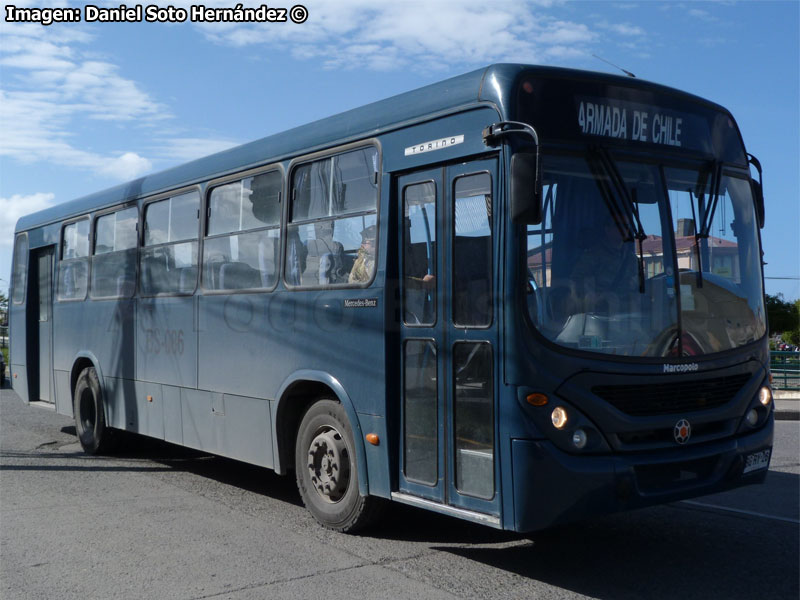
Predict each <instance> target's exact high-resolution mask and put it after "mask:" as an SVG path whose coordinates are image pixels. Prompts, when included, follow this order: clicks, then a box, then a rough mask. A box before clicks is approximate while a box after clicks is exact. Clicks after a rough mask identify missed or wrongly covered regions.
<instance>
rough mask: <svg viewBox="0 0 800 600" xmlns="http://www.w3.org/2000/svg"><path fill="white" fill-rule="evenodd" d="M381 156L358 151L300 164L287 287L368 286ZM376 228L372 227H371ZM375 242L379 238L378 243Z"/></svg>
mask: <svg viewBox="0 0 800 600" xmlns="http://www.w3.org/2000/svg"><path fill="white" fill-rule="evenodd" d="M377 163H378V153H377V150H376V149H375V148H373V147H371V146H370V147H367V148H360V149H358V150H353V151H350V152H344V153H342V154H337V155H334V156H331V157H328V158H324V159H321V160H317V161H314V162H310V163H306V164H303V165H300V166H298V167H297V168H296V169H295V170H294V171H293V174H292V204H291V207H290V211H289V214H290V217H289V226H288V227H287V243H286V266H285V273H286V275H285V277H286V283H287V284H289V285H290V286H303V287H332V286H343V285H349V284H367V283H369V282H370V281H371V280H372V278H373V276H374V273H375V260H376V254H375V247H376V246H375V244H373V245H372V246H371V247H370V248H368V247H367V246H368V245H369V244H368V243H364V242H365V240H367V241H369V240H370V239H375V238H376V236H372V237H370V231H376V229H377V204H378V164H377ZM370 228H372V229H370ZM376 241H377V240H376Z"/></svg>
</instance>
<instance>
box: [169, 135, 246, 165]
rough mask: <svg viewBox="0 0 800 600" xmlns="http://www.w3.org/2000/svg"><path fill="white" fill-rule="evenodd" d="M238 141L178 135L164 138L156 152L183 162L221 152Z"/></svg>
mask: <svg viewBox="0 0 800 600" xmlns="http://www.w3.org/2000/svg"><path fill="white" fill-rule="evenodd" d="M239 143H240V142H235V141H232V140H217V139H212V138H196V137H180V138H172V139H167V140H164V141H163V143H161V145H160V147H159V149H158V153H159V157H162V158H167V159H169V160H172V161H175V162H178V163H183V162H188V161H190V160H194V159H196V158H202V157H203V156H208V155H209V154H214V153H216V152H222V151H223V150H227V149H228V148H232V147H233V146H237V145H239Z"/></svg>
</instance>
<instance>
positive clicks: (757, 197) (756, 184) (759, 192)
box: [750, 181, 766, 229]
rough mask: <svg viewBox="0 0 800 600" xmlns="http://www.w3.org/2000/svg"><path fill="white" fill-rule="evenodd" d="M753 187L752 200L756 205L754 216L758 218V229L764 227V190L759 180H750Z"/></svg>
mask: <svg viewBox="0 0 800 600" xmlns="http://www.w3.org/2000/svg"><path fill="white" fill-rule="evenodd" d="M750 184H751V185H752V187H753V202H754V203H755V205H756V218H757V219H758V227H759V229H764V216H765V215H764V213H765V212H766V211H765V210H764V190H763V189H762V188H761V182H760V181H751V182H750Z"/></svg>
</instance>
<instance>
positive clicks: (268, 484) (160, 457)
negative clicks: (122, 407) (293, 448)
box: [61, 426, 303, 506]
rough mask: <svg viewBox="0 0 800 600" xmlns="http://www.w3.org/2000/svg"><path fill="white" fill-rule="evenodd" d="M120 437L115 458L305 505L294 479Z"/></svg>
mask: <svg viewBox="0 0 800 600" xmlns="http://www.w3.org/2000/svg"><path fill="white" fill-rule="evenodd" d="M61 431H62V432H63V433H66V434H70V435H76V431H75V426H69V427H62V428H61ZM119 434H120V436H121V438H122V439H121V440H120V444H119V447H118V448H117V449H116V450H115V451H114V452H113V457H115V458H121V459H126V458H127V459H136V460H143V461H152V462H154V463H157V464H159V465H162V466H163V467H165V469H163V470H164V471H174V472H183V473H190V474H192V475H197V476H199V477H204V478H208V479H211V480H213V481H216V482H218V483H221V484H224V485H229V486H232V487H236V488H239V489H241V490H244V491H248V492H252V493H255V494H260V495H264V496H268V497H270V498H273V499H275V500H280V501H282V502H286V503H289V504H294V505H297V506H302V505H303V503H302V501H301V499H300V495H299V493H298V491H297V487H296V485H295V481H294V478H293V477H284V476H281V475H277V474H275V472H274V471H272V470H271V469H266V468H264V467H259V466H256V465H251V464H248V463H244V462H241V461H238V460H233V459H230V458H225V457H222V456H216V455H213V454H207V453H205V452H201V451H199V450H193V449H192V448H187V447H185V446H178V445H176V444H172V443H170V442H165V441H163V440H158V439H155V438H150V437H145V436H139V435H135V434H130V433H126V432H119Z"/></svg>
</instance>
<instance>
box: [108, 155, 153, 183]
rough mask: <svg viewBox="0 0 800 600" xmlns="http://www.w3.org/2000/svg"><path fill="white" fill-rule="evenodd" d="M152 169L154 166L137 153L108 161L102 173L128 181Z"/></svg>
mask: <svg viewBox="0 0 800 600" xmlns="http://www.w3.org/2000/svg"><path fill="white" fill-rule="evenodd" d="M152 168H153V164H152V163H151V162H150V161H149V160H147V159H146V158H142V157H141V156H139V155H138V154H136V153H135V152H125V153H124V154H122V155H121V156H118V157H117V158H115V159H113V160H110V161H108V162H107V164H105V165H104V166H103V168H102V169H101V171H102V172H103V173H105V174H106V175H110V176H111V177H114V178H115V179H122V180H128V179H133V178H135V177H138V176H139V175H143V174H144V173H147V172H148V171H150V170H151V169H152Z"/></svg>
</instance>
